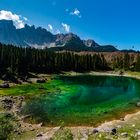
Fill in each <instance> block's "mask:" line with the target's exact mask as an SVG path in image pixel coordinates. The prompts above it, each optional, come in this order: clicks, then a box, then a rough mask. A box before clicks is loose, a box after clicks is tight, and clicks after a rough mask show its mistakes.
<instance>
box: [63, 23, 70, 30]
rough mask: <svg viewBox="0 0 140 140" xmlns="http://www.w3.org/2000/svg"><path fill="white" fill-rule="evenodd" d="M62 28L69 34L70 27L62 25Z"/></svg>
mask: <svg viewBox="0 0 140 140" xmlns="http://www.w3.org/2000/svg"><path fill="white" fill-rule="evenodd" d="M62 27H63V28H64V30H65V32H70V25H68V24H65V23H62Z"/></svg>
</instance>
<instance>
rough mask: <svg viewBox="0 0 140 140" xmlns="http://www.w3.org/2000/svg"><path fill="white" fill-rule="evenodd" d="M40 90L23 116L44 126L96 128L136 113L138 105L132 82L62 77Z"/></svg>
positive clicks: (139, 94)
mask: <svg viewBox="0 0 140 140" xmlns="http://www.w3.org/2000/svg"><path fill="white" fill-rule="evenodd" d="M42 86H43V87H44V89H42V90H44V92H43V93H41V94H39V93H35V94H34V95H35V96H32V97H31V98H30V99H29V100H28V101H27V102H26V105H25V106H24V108H23V110H22V113H23V114H26V115H27V114H30V115H31V116H32V118H30V121H31V122H37V123H39V122H43V124H45V125H53V126H57V125H62V124H63V125H69V126H77V125H96V124H99V123H102V122H104V121H106V120H111V119H114V118H121V117H123V116H124V115H125V114H126V113H127V112H132V111H133V110H136V109H137V107H136V103H137V102H138V101H140V81H139V80H136V79H133V78H126V77H110V76H90V75H84V76H61V77H58V79H55V80H52V81H51V82H49V83H47V84H44V85H42ZM50 89H51V90H52V91H53V92H51V90H50ZM48 90H49V92H48V93H47V91H48ZM45 91H46V93H47V94H46V93H45ZM28 121H29V120H28Z"/></svg>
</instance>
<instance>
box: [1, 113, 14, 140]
mask: <svg viewBox="0 0 140 140" xmlns="http://www.w3.org/2000/svg"><path fill="white" fill-rule="evenodd" d="M11 122H12V120H11V115H10V114H6V113H5V114H0V140H7V139H8V137H9V135H10V133H11V131H12V130H13V124H12V123H11Z"/></svg>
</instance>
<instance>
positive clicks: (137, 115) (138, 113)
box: [7, 71, 140, 137]
mask: <svg viewBox="0 0 140 140" xmlns="http://www.w3.org/2000/svg"><path fill="white" fill-rule="evenodd" d="M83 74H88V75H99V76H120V75H119V72H113V71H109V72H89V73H76V72H66V73H64V74H60V75H66V76H76V75H83ZM133 74H134V75H133ZM135 74H136V73H129V72H126V73H124V75H122V76H123V77H130V78H136V79H139V80H140V75H135ZM53 76H54V75H51V77H53ZM7 97H8V96H7ZM137 120H140V110H139V109H136V110H135V111H134V110H133V111H132V113H131V112H130V113H126V114H125V113H124V117H123V118H120V119H112V120H110V121H105V122H103V123H100V124H99V125H98V124H97V127H95V126H64V127H65V128H68V129H70V130H71V132H72V134H73V135H74V136H75V137H77V134H78V133H79V132H80V133H85V131H86V132H87V131H88V133H93V130H94V129H96V130H98V131H99V132H101V133H102V132H103V133H110V132H111V131H112V129H114V128H115V129H120V128H122V127H124V126H125V125H127V124H129V125H130V124H131V125H130V126H131V127H132V128H134V127H135V126H136V123H137ZM20 123H21V124H22V129H25V133H26V131H32V130H30V129H33V130H35V131H36V130H37V131H40V130H41V131H42V129H43V135H44V136H45V137H48V136H46V135H48V131H51V135H50V137H52V134H54V132H56V130H59V129H60V128H61V126H60V127H59V126H58V127H48V126H42V125H41V124H30V123H26V122H24V121H20Z"/></svg>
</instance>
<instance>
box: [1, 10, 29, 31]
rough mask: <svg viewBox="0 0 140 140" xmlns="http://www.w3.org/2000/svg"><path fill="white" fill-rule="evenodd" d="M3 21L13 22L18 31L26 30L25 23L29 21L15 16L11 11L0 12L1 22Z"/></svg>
mask: <svg viewBox="0 0 140 140" xmlns="http://www.w3.org/2000/svg"><path fill="white" fill-rule="evenodd" d="M2 19H5V20H12V21H13V23H14V25H15V26H16V28H17V29H20V28H24V26H25V23H24V21H27V20H28V19H27V18H26V17H22V16H21V15H16V14H13V13H12V12H11V11H5V10H1V11H0V20H2Z"/></svg>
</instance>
